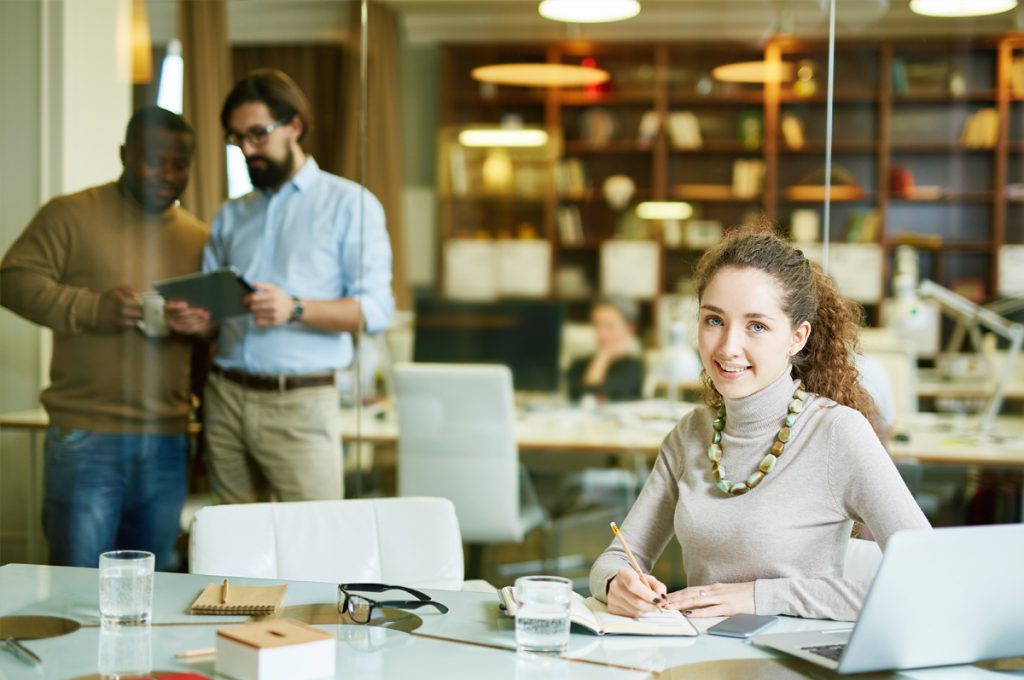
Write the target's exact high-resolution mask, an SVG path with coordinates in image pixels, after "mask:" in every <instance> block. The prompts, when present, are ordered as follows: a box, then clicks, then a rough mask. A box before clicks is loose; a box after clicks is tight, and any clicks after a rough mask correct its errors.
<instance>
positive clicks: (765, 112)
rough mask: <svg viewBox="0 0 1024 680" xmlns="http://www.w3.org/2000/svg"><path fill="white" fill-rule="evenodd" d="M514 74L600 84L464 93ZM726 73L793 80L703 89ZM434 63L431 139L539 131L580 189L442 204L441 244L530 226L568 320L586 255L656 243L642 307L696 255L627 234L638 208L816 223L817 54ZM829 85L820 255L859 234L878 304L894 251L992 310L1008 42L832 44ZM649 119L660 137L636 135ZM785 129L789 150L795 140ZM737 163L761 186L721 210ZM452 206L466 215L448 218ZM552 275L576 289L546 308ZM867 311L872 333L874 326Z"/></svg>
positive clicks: (1022, 224) (604, 46)
mask: <svg viewBox="0 0 1024 680" xmlns="http://www.w3.org/2000/svg"><path fill="white" fill-rule="evenodd" d="M514 60H518V61H532V62H541V61H543V62H553V63H572V64H579V63H581V62H583V61H584V60H587V61H588V62H589V63H595V64H596V65H597V66H599V67H601V68H604V69H606V70H608V71H609V72H610V73H611V76H612V79H611V84H610V86H608V87H600V88H591V89H588V90H559V89H549V90H543V89H539V88H538V89H525V88H504V87H494V86H486V85H483V86H482V85H481V84H479V83H476V82H474V81H472V80H471V79H470V78H469V75H468V74H469V70H470V69H471V68H472V67H473V66H476V65H483V64H487V63H496V62H501V61H506V62H507V61H514ZM742 60H765V61H768V62H777V61H782V60H784V61H787V62H793V63H795V64H796V65H797V73H798V78H797V80H796V81H794V82H793V83H784V84H772V83H768V84H736V83H721V82H717V81H714V80H712V79H711V77H710V72H711V69H712V68H713V67H714V66H717V65H720V64H723V63H728V62H735V61H742ZM444 63H445V69H446V73H445V89H444V93H443V97H442V101H443V104H442V106H443V111H442V120H443V124H444V125H446V126H448V127H458V126H463V125H468V124H472V123H491V124H494V123H499V122H500V121H502V119H503V117H508V116H509V115H510V114H511V115H512V116H514V117H515V119H517V120H519V121H522V122H523V123H524V124H527V125H542V126H545V127H546V128H547V129H548V130H550V131H551V132H552V133H553V134H556V135H559V136H560V139H561V142H562V144H561V146H560V149H559V153H558V157H557V158H556V159H554V160H553V161H552V163H553V165H554V166H555V168H556V172H557V167H558V166H559V165H560V164H561V165H563V168H564V167H567V165H572V166H574V170H573V171H574V172H578V173H579V174H580V175H581V176H582V177H583V178H584V180H583V186H579V187H576V189H577V191H575V192H566V191H559V190H558V189H556V188H555V187H556V186H558V183H557V182H553V183H552V186H551V188H549V190H548V191H547V192H546V193H545V194H544V195H543V196H539V197H538V196H533V197H522V205H517V202H518V198H517V197H516V196H514V195H512V196H506V197H503V198H502V199H500V200H499V199H498V198H497V197H488V196H476V195H467V196H462V197H460V198H459V199H457V200H456V199H453V198H452V197H450V196H446V195H445V193H444V191H442V192H441V197H440V205H441V209H440V212H441V214H440V234H441V239H442V243H445V242H446V241H447V240H448V239H450V238H456V237H462V236H465V235H466V234H467V233H474V234H476V235H477V236H487V235H488V234H491V235H492V236H493V237H494V238H500V237H502V235H503V234H504V235H507V233H508V227H501V226H500V225H501V224H503V223H508V222H510V221H514V220H517V219H525V218H522V215H524V214H527V213H528V214H529V215H530V219H531V220H532V222H533V223H535V224H537V225H539V226H538V230H537V234H536V236H537V238H541V239H544V240H546V241H547V242H548V243H549V244H550V247H551V252H552V257H551V277H552V285H551V288H550V289H551V296H552V297H556V298H559V297H561V298H564V299H567V300H569V301H570V302H571V303H572V304H573V305H576V306H577V307H578V308H580V309H583V308H585V303H586V302H587V301H589V299H590V295H591V294H596V293H597V292H599V291H600V288H601V285H600V284H601V282H600V281H599V277H600V264H599V260H600V251H601V248H602V245H603V244H604V243H606V242H607V241H608V240H609V239H613V238H619V237H622V236H623V235H627V236H630V237H633V238H636V237H638V236H639V237H644V238H648V239H650V240H652V241H655V242H656V243H657V244H658V248H659V262H658V267H659V270H660V277H659V280H660V286H659V289H658V290H657V291H656V295H655V297H657V296H658V295H663V294H671V293H676V292H678V291H679V290H681V289H683V288H684V287H685V281H686V279H687V278H688V276H689V273H690V271H691V270H692V266H693V264H694V263H695V262H696V260H697V259H698V258H699V256H700V254H701V252H702V250H701V249H700V248H699V247H691V246H689V245H687V240H686V238H685V237H684V238H682V239H680V237H679V233H678V232H679V230H678V229H677V230H674V232H672V233H670V231H669V230H668V229H667V228H665V225H663V224H661V223H657V222H652V223H647V224H640V225H638V224H637V223H636V220H634V219H630V218H629V215H628V213H630V211H631V210H632V208H633V207H635V205H636V204H637V203H638V202H640V201H645V200H659V201H660V200H685V201H687V202H690V203H691V204H692V205H693V207H694V210H695V215H694V219H696V220H700V221H702V222H703V223H707V222H709V221H710V222H711V223H714V222H718V223H720V224H721V225H722V226H723V227H724V228H728V227H730V226H733V225H736V224H740V223H742V222H743V221H744V219H745V218H746V217H747V216H749V215H750V214H751V213H754V212H757V213H763V214H765V215H766V216H767V217H768V218H769V219H772V220H774V221H776V222H777V223H778V224H779V225H780V227H781V228H782V229H783V230H788V229H789V228H790V224H791V221H792V220H793V217H794V213H795V212H797V211H803V212H806V211H807V210H812V211H817V212H818V214H819V215H820V213H821V207H822V201H821V198H822V197H821V195H820V192H819V194H818V195H815V193H814V187H813V186H812V187H807V186H804V185H806V184H816V183H819V182H820V179H821V178H820V175H819V176H818V177H817V178H816V175H815V173H816V172H817V173H820V170H821V168H822V167H823V165H824V153H825V121H826V109H827V106H826V105H827V101H826V85H827V83H826V80H825V78H826V75H827V73H826V66H827V54H826V46H825V44H824V43H822V42H814V41H803V40H797V39H792V38H786V39H775V40H772V41H769V42H768V43H767V44H765V45H764V46H763V47H762V48H755V47H752V46H750V45H743V44H734V43H697V44H646V43H640V44H637V43H631V44H620V43H610V44H609V43H601V44H595V43H590V42H565V43H558V44H551V45H540V44H537V45H509V46H502V45H489V46H478V45H453V46H448V47H446V48H445V61H444ZM1017 69H1020V70H1021V73H1017V72H1016V70H1017ZM1015 79H1016V80H1015ZM836 82H837V83H838V84H839V86H838V87H837V91H836V96H835V101H834V113H833V116H834V126H833V130H834V144H833V162H834V164H835V165H837V166H838V167H839V169H840V171H841V172H842V178H849V181H850V183H851V184H852V185H854V186H853V187H840V188H839V189H837V191H838V192H844V193H842V194H839V193H837V194H834V195H833V196H834V198H833V200H832V210H831V224H832V227H831V234H830V238H831V239H832V240H833V242H842V241H846V237H847V232H848V229H849V228H852V227H853V225H855V224H858V225H859V224H863V223H864V222H865V220H866V219H870V223H871V225H872V229H877V234H873V235H872V234H870V233H869V234H868V236H869V237H870V242H872V243H876V244H878V245H879V247H880V248H881V249H882V252H883V260H884V262H885V265H884V267H883V270H882V272H881V274H880V275H881V276H882V277H883V283H882V290H884V291H888V288H889V285H888V280H889V275H890V267H891V260H892V252H893V250H894V248H895V247H896V246H897V245H899V244H901V243H904V242H910V243H912V244H914V245H918V246H919V248H920V250H921V265H922V275H924V276H928V277H930V278H933V279H934V280H936V281H937V282H939V283H941V284H942V285H945V286H947V287H951V288H954V289H956V288H957V287H961V288H963V289H965V290H966V289H970V290H973V291H974V295H976V296H981V297H983V298H984V299H981V300H979V301H981V302H984V301H986V300H988V299H992V298H994V297H996V296H997V295H996V292H997V283H998V281H999V272H998V262H999V259H1000V258H999V253H1000V249H1001V248H1002V246H1003V245H1004V244H1022V245H1024V33H1010V34H1005V35H1000V36H992V37H989V38H985V39H978V40H973V41H970V42H966V41H964V40H954V39H949V40H943V39H929V40H927V41H921V40H916V41H909V40H908V41H899V40H892V41H841V42H840V44H839V46H838V49H837V57H836ZM983 110H991V112H992V113H985V114H982V116H981V117H990V118H991V120H990V121H989V123H990V124H992V125H994V128H991V129H989V128H984V126H982V127H979V128H977V129H976V130H975V131H976V132H980V133H982V134H981V138H982V141H981V143H979V138H978V136H977V135H973V137H972V136H968V135H965V134H964V128H965V126H967V125H969V123H968V120H969V119H971V117H976V116H978V113H979V111H983ZM650 117H656V119H657V120H658V121H660V125H654V126H651V125H649V124H648V123H649V122H650V121H649V120H648V118H650ZM688 119H689V120H688ZM691 120H692V121H696V126H697V129H699V141H697V142H694V140H692V139H690V138H689V137H688V135H690V133H689V132H688V130H689V129H690V128H688V127H687V126H688V125H692V123H691V122H690V121H691ZM794 121H797V122H796V123H794ZM793 125H796V126H797V131H798V132H799V133H800V134H799V135H798V137H802V143H799V142H800V140H799V139H797V140H796V141H794V138H793V134H794V130H793V127H792V126H793ZM740 161H742V162H746V163H748V164H750V165H753V166H755V167H756V169H758V170H759V172H760V173H763V180H762V181H761V182H760V185H759V186H758V187H757V188H756V190H754V191H750V190H749V189H748V191H746V192H745V193H743V194H742V195H737V193H736V192H735V191H734V190H733V189H734V179H735V177H734V173H735V170H736V166H737V162H740ZM563 171H564V170H563ZM614 175H627V176H628V177H629V178H631V179H632V182H633V184H634V190H633V192H632V195H631V197H630V198H629V201H628V207H626V208H624V209H617V208H613V207H611V206H609V204H608V201H607V200H606V199H605V195H604V192H603V191H602V189H603V185H604V183H605V181H606V180H607V179H608V178H609V177H611V176H614ZM897 175H899V179H900V180H901V181H904V180H905V181H912V188H908V186H905V185H899V186H897V184H896V180H897ZM842 178H840V179H839V180H837V179H836V174H835V172H834V176H833V181H834V183H836V184H843V183H844V181H843V180H842ZM911 178H912V180H911ZM563 189H564V187H563ZM460 202H461V203H465V207H463V208H456V206H455V204H457V203H460ZM471 206H472V207H471ZM460 210H461V211H462V212H459V211H460ZM566 211H570V212H572V213H573V214H574V215H575V214H578V220H579V222H580V223H581V225H582V233H581V234H577V235H576V236H577V237H574V238H572V239H566V238H565V233H564V231H563V230H562V229H561V228H560V224H561V222H560V219H561V218H560V217H559V216H560V214H562V213H564V212H566ZM804 217H806V215H804ZM469 224H472V225H473V227H472V228H468V227H467V225H469ZM480 225H491V226H485V227H481V226H480ZM858 228H859V227H858ZM488 229H491V230H492V231H488ZM497 231H502V232H503V234H498V233H497ZM682 231H683V232H685V231H686V225H685V224H684V225H683V229H682ZM492 232H493V233H492ZM442 259H443V258H442ZM442 267H443V262H442ZM566 268H569V269H575V270H576V275H575V276H574V277H571V278H579V277H582V278H583V279H585V280H586V281H587V282H588V283H589V290H587V291H583V292H580V291H579V290H576V291H564V292H563V291H560V289H559V285H558V281H559V279H560V271H562V270H564V269H566ZM979 291H980V292H979ZM868 308H869V318H870V319H871V320H873V321H875V322H877V321H878V320H879V318H878V314H877V309H876V308H875V307H873V306H872V305H868Z"/></svg>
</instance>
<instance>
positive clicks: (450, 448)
mask: <svg viewBox="0 0 1024 680" xmlns="http://www.w3.org/2000/svg"><path fill="white" fill-rule="evenodd" d="M395 386H396V389H397V411H398V430H399V436H398V495H399V496H438V497H441V498H448V499H450V500H451V501H452V503H454V504H455V512H456V514H457V515H458V517H459V527H460V528H461V530H462V538H463V540H465V541H466V542H467V543H476V544H484V543H506V542H516V543H518V542H521V541H522V540H523V538H524V537H525V536H526V534H527V533H528V532H530V531H531V530H532V529H534V528H536V527H538V526H540V525H541V524H543V523H544V522H546V520H547V513H546V512H545V511H544V509H543V507H541V505H540V503H539V502H538V501H537V499H536V494H535V493H533V486H532V485H531V484H530V483H529V478H528V477H526V476H525V474H521V472H520V465H519V448H518V445H517V444H516V411H515V400H514V394H513V390H512V373H511V372H510V371H509V369H508V368H506V367H505V366H496V365H493V366H492V365H472V364H426V363H423V364H399V365H396V366H395ZM474 566H476V565H474Z"/></svg>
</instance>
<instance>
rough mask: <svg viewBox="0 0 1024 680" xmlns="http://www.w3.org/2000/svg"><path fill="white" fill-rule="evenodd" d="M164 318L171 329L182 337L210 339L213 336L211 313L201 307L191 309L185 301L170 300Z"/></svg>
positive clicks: (166, 305) (165, 307)
mask: <svg viewBox="0 0 1024 680" xmlns="http://www.w3.org/2000/svg"><path fill="white" fill-rule="evenodd" d="M164 318H165V319H167V325H168V326H169V327H170V329H171V330H172V331H174V332H175V333H178V334H180V335H199V336H203V337H209V336H210V335H212V334H213V322H211V321H210V312H209V311H208V310H205V309H203V308H201V307H190V306H189V304H188V303H187V302H185V301H184V300H168V301H167V303H166V304H165V305H164Z"/></svg>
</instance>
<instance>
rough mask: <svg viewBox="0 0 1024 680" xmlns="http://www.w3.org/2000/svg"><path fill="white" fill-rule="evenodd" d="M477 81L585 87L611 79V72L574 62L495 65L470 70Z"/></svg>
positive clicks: (524, 85) (525, 85) (531, 85)
mask: <svg viewBox="0 0 1024 680" xmlns="http://www.w3.org/2000/svg"><path fill="white" fill-rule="evenodd" d="M470 75H471V76H473V79H474V80H479V81H482V82H485V83H495V84H496V85H519V86H522V87H583V86H586V85H598V84H600V83H604V82H607V81H608V79H609V78H611V76H610V75H609V74H608V72H607V71H604V70H602V69H599V68H593V67H589V66H574V65H572V64H494V65H491V66H480V67H478V68H475V69H473V70H472V71H470Z"/></svg>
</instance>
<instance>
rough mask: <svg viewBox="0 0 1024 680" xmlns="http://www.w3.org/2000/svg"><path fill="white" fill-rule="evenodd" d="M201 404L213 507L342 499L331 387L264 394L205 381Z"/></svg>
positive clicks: (214, 378)
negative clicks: (203, 407)
mask: <svg viewBox="0 0 1024 680" xmlns="http://www.w3.org/2000/svg"><path fill="white" fill-rule="evenodd" d="M205 402H206V424H205V432H206V443H207V454H208V461H209V473H210V490H211V492H212V494H213V499H214V502H216V503H251V502H256V501H267V500H271V499H274V500H279V501H305V500H337V499H340V498H342V497H343V481H342V476H341V475H342V453H341V413H340V411H339V407H338V392H337V390H336V389H335V388H334V386H332V385H327V386H323V387H305V388H299V389H295V390H288V391H285V392H271V391H264V390H254V389H251V388H246V387H243V386H241V385H239V384H237V383H234V382H231V381H230V380H227V379H225V378H224V377H223V376H221V375H217V374H215V373H211V374H210V377H209V382H207V384H206V392H205Z"/></svg>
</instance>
